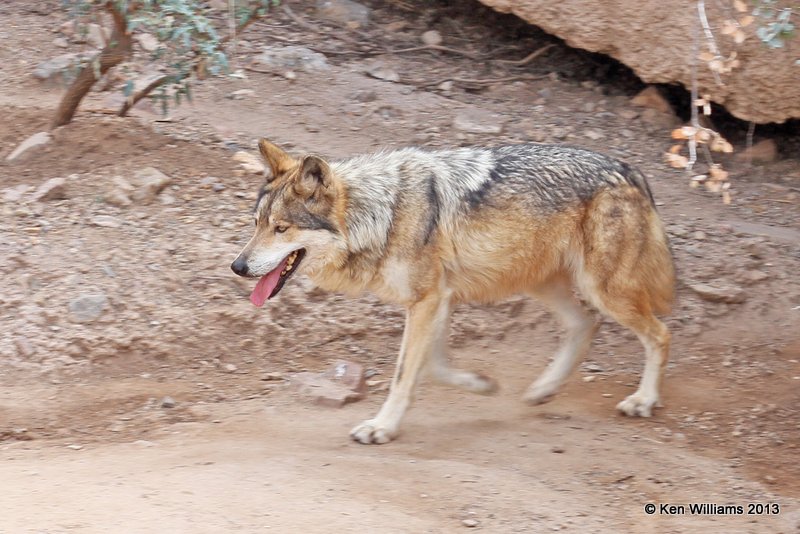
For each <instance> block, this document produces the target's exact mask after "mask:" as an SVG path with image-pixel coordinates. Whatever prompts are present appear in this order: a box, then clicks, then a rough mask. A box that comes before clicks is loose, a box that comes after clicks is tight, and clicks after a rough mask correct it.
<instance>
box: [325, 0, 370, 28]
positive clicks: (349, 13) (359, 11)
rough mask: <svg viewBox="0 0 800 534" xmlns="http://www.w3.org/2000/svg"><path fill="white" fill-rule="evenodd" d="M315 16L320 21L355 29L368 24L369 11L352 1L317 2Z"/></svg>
mask: <svg viewBox="0 0 800 534" xmlns="http://www.w3.org/2000/svg"><path fill="white" fill-rule="evenodd" d="M316 15H317V16H318V17H319V18H321V19H324V20H327V21H330V22H333V23H335V24H339V25H342V26H347V27H349V28H354V29H355V28H363V27H364V26H366V25H367V24H369V16H370V9H369V8H368V7H367V6H365V5H363V4H359V3H358V2H353V0H317V9H316Z"/></svg>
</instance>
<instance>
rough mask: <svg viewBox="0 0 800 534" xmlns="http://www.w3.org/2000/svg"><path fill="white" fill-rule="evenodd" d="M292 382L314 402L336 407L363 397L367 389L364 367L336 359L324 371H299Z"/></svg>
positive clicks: (296, 388)
mask: <svg viewBox="0 0 800 534" xmlns="http://www.w3.org/2000/svg"><path fill="white" fill-rule="evenodd" d="M291 383H292V386H293V387H294V389H295V390H296V391H298V392H299V393H301V394H303V395H305V396H307V397H309V398H311V400H312V401H313V402H314V403H316V404H319V405H321V406H331V407H334V408H339V407H341V406H344V405H345V404H347V403H350V402H355V401H357V400H360V399H362V398H363V397H364V394H365V393H366V391H367V384H366V379H365V377H364V368H363V367H362V366H360V365H359V364H357V363H353V362H348V361H344V360H337V361H335V362H334V363H333V365H332V366H331V367H330V368H329V369H328V370H327V371H325V372H324V373H320V374H315V373H299V374H297V375H295V376H293V377H292V378H291Z"/></svg>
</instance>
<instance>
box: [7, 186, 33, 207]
mask: <svg viewBox="0 0 800 534" xmlns="http://www.w3.org/2000/svg"><path fill="white" fill-rule="evenodd" d="M28 189H30V186H28V185H25V184H20V185H17V186H15V187H9V188H8V189H3V192H2V197H0V198H2V200H3V202H8V203H11V204H13V203H16V202H19V201H20V200H22V198H23V197H24V196H25V193H27V192H28Z"/></svg>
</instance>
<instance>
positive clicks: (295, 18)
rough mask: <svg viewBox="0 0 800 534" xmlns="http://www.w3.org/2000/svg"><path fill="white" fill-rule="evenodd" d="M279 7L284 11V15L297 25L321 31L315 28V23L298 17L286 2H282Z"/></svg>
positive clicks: (313, 30)
mask: <svg viewBox="0 0 800 534" xmlns="http://www.w3.org/2000/svg"><path fill="white" fill-rule="evenodd" d="M281 9H282V10H283V12H284V13H286V16H287V17H289V18H290V19H292V20H293V21H294V22H295V23H296V24H297V25H299V26H302V27H303V28H305V29H307V30H311V31H312V32H315V33H321V31H320V29H319V28H317V27H316V26H315V25H313V24H311V23H310V22H308V21H306V20H304V19H303V18H302V17H298V16H297V14H296V13H295V12H294V11H292V8H291V7H289V6H287V5H286V4H283V5H282V6H281Z"/></svg>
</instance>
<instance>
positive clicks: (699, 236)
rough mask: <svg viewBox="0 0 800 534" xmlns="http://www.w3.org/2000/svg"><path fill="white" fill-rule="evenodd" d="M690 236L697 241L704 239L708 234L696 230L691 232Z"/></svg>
mask: <svg viewBox="0 0 800 534" xmlns="http://www.w3.org/2000/svg"><path fill="white" fill-rule="evenodd" d="M692 237H693V238H695V239H696V240H698V241H705V239H706V238H707V237H708V236H707V235H706V233H705V232H703V231H702V230H697V231H696V232H695V233H693V234H692Z"/></svg>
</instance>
